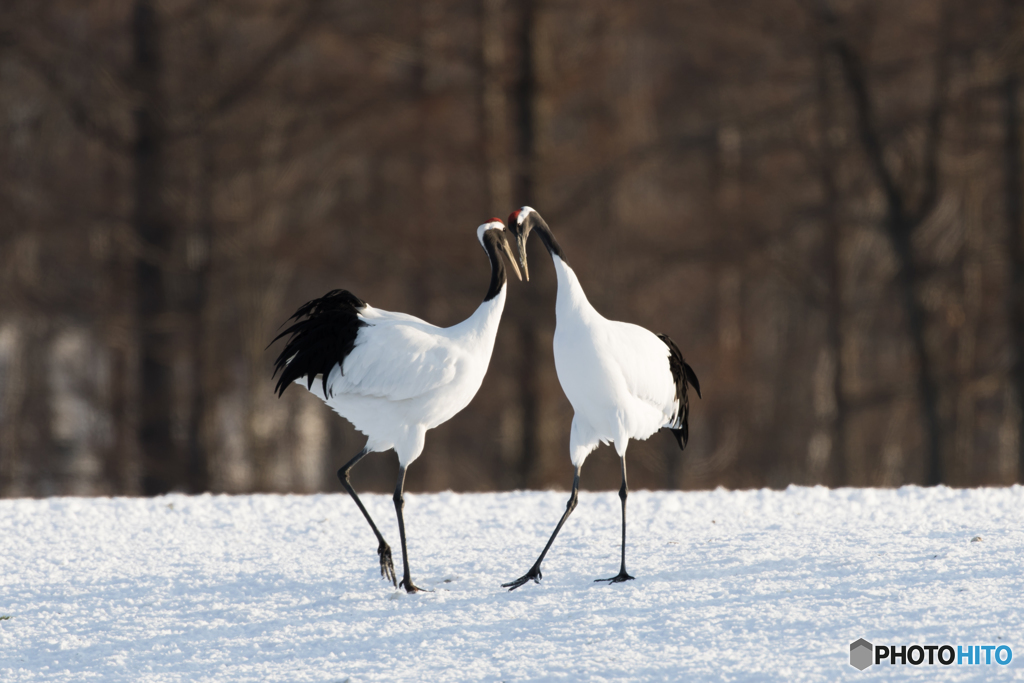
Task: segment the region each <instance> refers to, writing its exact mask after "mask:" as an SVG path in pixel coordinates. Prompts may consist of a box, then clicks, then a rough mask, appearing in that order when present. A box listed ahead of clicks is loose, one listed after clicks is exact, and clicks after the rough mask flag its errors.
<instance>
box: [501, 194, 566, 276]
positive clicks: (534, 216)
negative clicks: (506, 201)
mask: <svg viewBox="0 0 1024 683" xmlns="http://www.w3.org/2000/svg"><path fill="white" fill-rule="evenodd" d="M508 229H509V232H511V233H512V234H513V235H514V236H515V238H516V246H517V247H519V265H521V266H522V267H523V277H524V278H525V279H526V280H527V281H529V279H530V269H529V268H528V267H527V264H526V240H527V239H529V237H530V233H531V232H533V231H535V230H536V231H537V234H538V235H540V238H541V240H542V241H543V242H544V246H545V247H546V248H547V250H548V253H549V254H551V257H552V258H555V257H556V256H557V257H558V258H560V259H562V261H565V254H564V253H562V248H561V247H560V246H559V245H558V242H557V241H556V240H555V236H554V235H552V234H551V229H550V228H549V227H548V224H547V223H546V222H545V221H544V219H543V218H542V217H541V215H540V214H539V213H537V210H536V209H534V208H533V207H532V206H524V207H522V208H520V209H516V210H515V211H513V212H512V214H511V215H510V216H509V217H508Z"/></svg>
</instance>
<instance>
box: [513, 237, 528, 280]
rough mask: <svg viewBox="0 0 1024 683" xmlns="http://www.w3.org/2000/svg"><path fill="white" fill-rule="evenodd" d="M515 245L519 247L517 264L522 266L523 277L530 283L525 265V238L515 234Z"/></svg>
mask: <svg viewBox="0 0 1024 683" xmlns="http://www.w3.org/2000/svg"><path fill="white" fill-rule="evenodd" d="M516 245H517V246H518V247H519V263H520V264H521V265H522V266H523V276H524V277H525V278H526V281H527V282H529V281H530V269H529V268H528V267H527V265H526V237H525V236H524V235H523V233H521V232H520V233H517V234H516Z"/></svg>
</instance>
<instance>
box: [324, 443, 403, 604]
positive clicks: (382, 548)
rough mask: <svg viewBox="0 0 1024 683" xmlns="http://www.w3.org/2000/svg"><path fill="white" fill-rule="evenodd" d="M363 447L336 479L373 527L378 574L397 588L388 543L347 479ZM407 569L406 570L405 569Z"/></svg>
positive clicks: (339, 471)
mask: <svg viewBox="0 0 1024 683" xmlns="http://www.w3.org/2000/svg"><path fill="white" fill-rule="evenodd" d="M368 452H369V451H367V450H366V449H365V448H364V449H363V450H361V451H359V453H358V454H357V455H356V457H354V458H352V459H351V460H349V461H348V462H347V463H345V464H344V465H343V466H342V468H341V469H340V470H338V479H340V480H341V485H342V486H344V487H345V490H346V491H348V495H350V496H352V500H354V501H355V502H356V505H358V506H359V510H360V512H362V513H363V517H366V521H367V522H369V523H370V528H371V529H373V533H374V535H375V536H376V537H377V541H378V546H377V556H378V557H379V558H380V575H381V576H383V577H384V578H385V579H386V580H388V581H390V582H391V583H392V585H394V587H395V588H398V584H397V583H395V565H394V563H393V562H392V561H391V546H389V545H388V543H387V541H385V540H384V537H383V536H381V533H380V530H378V529H377V525H376V524H374V523H373V518H372V517H370V513H369V512H367V511H366V508H365V507H363V501H361V500H359V496H357V495H356V492H355V489H353V488H352V484H350V483H349V481H348V471H349V470H350V469H352V467H353V466H355V464H356V463H357V462H359V461H360V460H362V459H363V457H364V456H365V455H366V454H367V453H368ZM399 519H401V517H399ZM402 543H403V545H404V544H405V538H404V536H403V539H402ZM406 571H408V570H406Z"/></svg>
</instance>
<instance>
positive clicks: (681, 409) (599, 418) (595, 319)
mask: <svg viewBox="0 0 1024 683" xmlns="http://www.w3.org/2000/svg"><path fill="white" fill-rule="evenodd" d="M508 222H509V231H510V232H511V233H512V234H513V235H515V237H516V241H517V243H518V246H519V263H520V265H522V268H523V276H524V277H525V278H526V279H527V280H529V279H530V271H529V269H528V268H527V265H526V240H527V239H528V238H529V236H530V234H531V232H535V233H537V235H538V236H539V237H540V239H541V241H542V242H543V243H544V246H545V247H547V250H548V254H549V255H550V256H551V262H552V263H553V264H554V266H555V273H556V275H557V277H558V294H557V295H556V298H555V338H554V352H555V370H556V371H557V372H558V381H559V383H560V384H561V385H562V390H563V391H564V392H565V395H566V398H568V399H569V403H571V404H572V407H573V410H574V411H575V414H574V415H573V418H572V428H571V431H570V433H569V457H570V458H571V459H572V464H573V466H574V467H575V468H576V472H575V476H574V477H573V481H572V493H571V494H570V495H569V502H568V503H567V504H566V506H565V512H564V513H563V514H562V518H561V519H560V520H559V521H558V525H557V526H556V527H555V531H554V532H553V533H552V534H551V538H549V539H548V542H547V545H545V546H544V550H543V551H541V554H540V557H538V558H537V561H536V562H534V564H533V566H532V567H531V568H530V570H529V571H528V572H526V574H524V575H523V576H521V577H519V578H518V579H516V580H515V581H511V582H509V583H505V584H502V586H503V587H505V588H508V589H509V590H510V591H511V590H515V589H516V588H519V587H520V586H522V585H523V584H524V583H526V582H527V581H529V580H530V579H533V580H534V581H536V582H540V579H541V571H540V563H541V562H542V561H543V560H544V556H545V555H547V552H548V550H549V549H550V548H551V544H552V543H553V542H554V540H555V536H557V535H558V532H559V530H560V529H561V528H562V525H563V524H565V520H566V519H568V518H569V514H570V513H572V511H573V510H574V509H575V508H576V501H577V497H578V493H579V486H580V469H581V468H582V467H583V461H584V460H586V458H587V455H589V454H590V453H591V452H592V451H593V450H594V449H595V448H597V446H598V444H599V443H612V444H614V446H615V451H616V453H618V454H619V458H620V460H621V464H622V486H621V487H620V488H619V500H620V501H621V502H622V562H621V564H620V566H619V573H618V574H616V575H615V576H613V577H611V578H610V579H597V580H598V581H609V582H612V583H618V582H620V581H628V580H630V579H632V578H633V577H632V576H630V575H629V573H628V572H627V571H626V496H627V495H628V489H627V487H626V446H627V445H628V444H629V440H630V439H638V440H640V441H643V440H644V439H646V438H648V437H649V436H651V435H652V434H654V432H656V431H658V430H659V429H661V428H663V427H664V428H666V429H669V430H670V431H671V432H672V433H673V434H674V435H675V437H676V440H677V441H678V442H679V447H680V449H682V448H685V447H686V441H687V439H688V437H689V425H688V424H687V418H688V416H689V412H690V405H689V401H688V399H687V396H686V388H687V385H688V384H689V385H692V386H693V388H694V389H695V390H696V391H697V396H700V383H699V382H698V381H697V375H696V374H695V373H694V372H693V368H691V367H690V366H689V365H688V364H687V363H686V361H684V360H683V356H682V354H681V353H680V352H679V348H678V347H677V346H676V345H675V343H674V342H673V341H672V340H671V339H669V338H668V337H667V336H665V335H663V334H659V335H655V334H654V333H652V332H649V331H647V330H645V329H644V328H642V327H640V326H638V325H632V324H630V323H623V322H618V321H615V320H608V319H606V318H604V317H603V316H602V315H601V314H600V313H598V312H597V311H596V310H594V307H593V306H591V305H590V302H589V301H587V296H586V294H584V293H583V288H582V287H581V286H580V282H579V280H578V279H577V278H576V273H574V272H573V270H572V268H570V267H569V264H568V263H566V260H565V254H564V252H563V251H562V248H561V247H560V246H559V245H558V242H557V241H555V237H554V235H552V234H551V229H550V228H548V225H547V223H545V222H544V219H543V218H541V216H540V214H539V213H537V211H535V210H534V209H532V208H530V207H529V206H524V207H523V208H521V209H519V210H518V211H515V212H513V213H512V215H511V216H509V218H508Z"/></svg>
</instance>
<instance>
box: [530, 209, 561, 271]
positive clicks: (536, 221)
mask: <svg viewBox="0 0 1024 683" xmlns="http://www.w3.org/2000/svg"><path fill="white" fill-rule="evenodd" d="M533 231H534V232H535V233H537V236H538V237H540V241H541V242H543V243H544V246H545V247H547V250H548V254H550V255H551V258H554V257H556V256H557V257H558V258H560V259H562V263H566V264H568V263H569V262H568V261H567V260H566V259H565V252H564V251H562V247H561V245H559V244H558V240H556V239H555V236H554V235H552V234H551V228H549V227H548V224H547V223H545V222H544V219H543V218H541V217H540V214H538V213H537V212H534V214H533Z"/></svg>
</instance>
